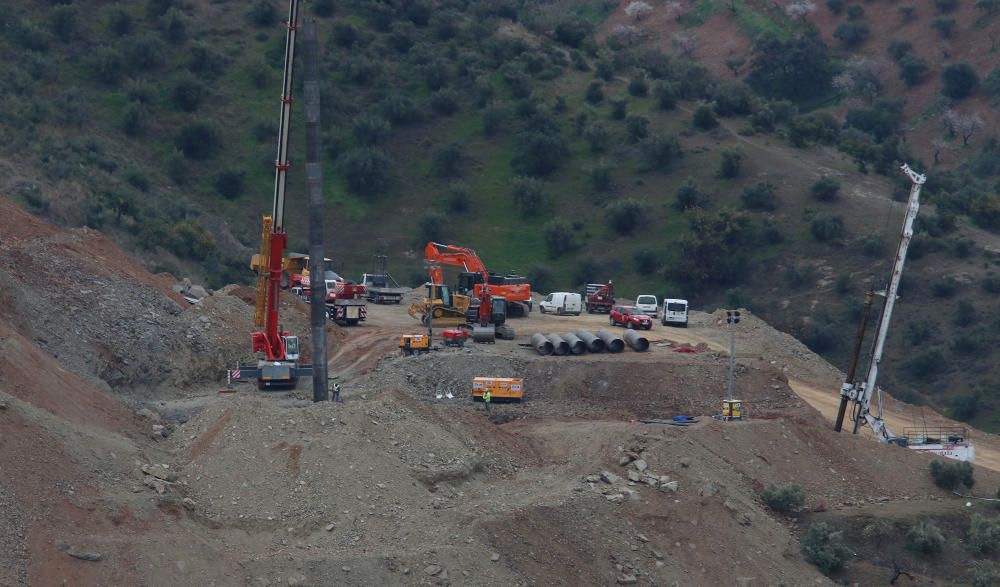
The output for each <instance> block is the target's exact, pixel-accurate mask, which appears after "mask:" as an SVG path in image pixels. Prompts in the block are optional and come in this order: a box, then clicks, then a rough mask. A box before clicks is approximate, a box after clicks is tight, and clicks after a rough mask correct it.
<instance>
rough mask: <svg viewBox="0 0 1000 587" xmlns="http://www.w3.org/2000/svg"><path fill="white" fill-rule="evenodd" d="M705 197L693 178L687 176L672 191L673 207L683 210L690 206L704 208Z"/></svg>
mask: <svg viewBox="0 0 1000 587" xmlns="http://www.w3.org/2000/svg"><path fill="white" fill-rule="evenodd" d="M707 199H708V198H707V197H706V196H705V194H703V193H701V190H699V189H698V184H696V183H695V181H694V178H691V177H689V178H687V181H685V182H684V183H682V184H681V187H679V188H677V191H676V192H675V193H674V209H675V210H677V211H679V212H683V211H685V210H688V209H690V208H704V207H705V204H706V203H707Z"/></svg>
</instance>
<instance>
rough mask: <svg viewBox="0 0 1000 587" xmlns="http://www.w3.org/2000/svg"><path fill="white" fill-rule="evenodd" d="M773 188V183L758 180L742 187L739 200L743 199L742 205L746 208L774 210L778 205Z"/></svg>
mask: <svg viewBox="0 0 1000 587" xmlns="http://www.w3.org/2000/svg"><path fill="white" fill-rule="evenodd" d="M775 190H776V188H775V187H774V184H773V183H771V182H768V181H759V182H757V183H755V184H754V185H752V186H747V187H745V188H743V193H742V194H740V200H742V201H743V207H744V208H746V209H748V210H774V209H776V208H777V207H778V199H777V197H776V196H775Z"/></svg>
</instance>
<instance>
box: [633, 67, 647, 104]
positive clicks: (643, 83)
mask: <svg viewBox="0 0 1000 587" xmlns="http://www.w3.org/2000/svg"><path fill="white" fill-rule="evenodd" d="M628 93H629V95H630V96H635V97H636V98H643V97H645V96H648V95H649V81H647V80H646V72H644V71H640V72H639V73H637V74H636V76H635V77H633V78H632V79H631V80H630V81H629V83H628Z"/></svg>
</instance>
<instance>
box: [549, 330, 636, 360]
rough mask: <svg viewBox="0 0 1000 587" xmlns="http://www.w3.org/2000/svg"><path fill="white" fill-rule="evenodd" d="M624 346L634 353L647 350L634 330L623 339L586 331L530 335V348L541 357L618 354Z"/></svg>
mask: <svg viewBox="0 0 1000 587" xmlns="http://www.w3.org/2000/svg"><path fill="white" fill-rule="evenodd" d="M626 344H627V345H628V346H629V348H631V349H632V350H634V351H638V352H643V351H647V350H649V340H648V339H646V337H644V336H642V335H641V334H639V333H638V332H636V331H635V330H626V331H625V335H624V338H620V337H617V336H615V335H614V334H612V333H611V332H608V331H607V330H598V331H597V334H596V335H594V334H593V333H591V332H588V331H586V330H577V331H576V333H575V334H574V333H572V332H567V333H565V334H561V335H560V334H549V335H545V334H542V333H541V332H536V333H535V334H533V335H531V346H533V347H535V350H536V351H538V354H540V355H543V356H548V355H556V356H563V355H569V354H573V355H582V354H583V353H585V352H587V351H590V352H592V353H601V352H605V351H607V352H609V353H620V352H622V351H623V350H625V345H626Z"/></svg>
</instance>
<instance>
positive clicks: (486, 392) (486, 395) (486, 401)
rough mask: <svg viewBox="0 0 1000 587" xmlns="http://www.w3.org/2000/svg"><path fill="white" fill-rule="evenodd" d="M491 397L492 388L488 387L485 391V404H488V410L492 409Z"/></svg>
mask: <svg viewBox="0 0 1000 587" xmlns="http://www.w3.org/2000/svg"><path fill="white" fill-rule="evenodd" d="M490 399H491V397H490V390H489V388H486V391H484V392H483V405H484V406H486V411H487V412H488V411H490Z"/></svg>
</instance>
